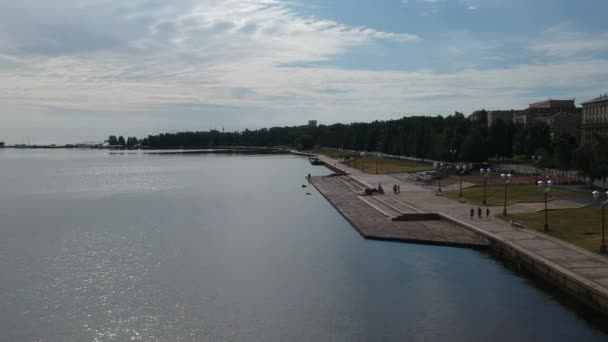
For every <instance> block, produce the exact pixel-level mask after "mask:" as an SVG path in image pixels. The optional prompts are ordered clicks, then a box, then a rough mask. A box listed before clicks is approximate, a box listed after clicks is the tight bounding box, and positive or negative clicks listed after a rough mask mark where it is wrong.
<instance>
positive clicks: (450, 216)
mask: <svg viewBox="0 0 608 342" xmlns="http://www.w3.org/2000/svg"><path fill="white" fill-rule="evenodd" d="M319 157H320V158H321V159H322V160H323V161H325V163H326V164H329V165H332V166H333V168H332V169H333V170H334V171H335V172H339V173H347V174H349V175H350V176H337V177H313V178H312V179H311V183H312V184H313V185H315V187H316V188H317V189H318V190H319V191H320V192H321V193H322V194H323V195H324V196H325V197H326V198H327V199H328V200H329V201H330V202H331V203H332V204H333V205H334V206H335V207H336V208H337V209H338V211H339V212H340V213H341V214H342V215H343V216H344V217H345V218H346V219H347V220H348V221H349V222H350V223H351V224H352V225H353V226H354V227H355V229H357V231H359V233H360V234H361V235H362V236H364V237H366V238H374V239H381V240H395V241H406V242H418V243H432V244H442V245H454V246H471V247H481V246H486V245H489V247H490V248H491V250H492V251H493V252H494V253H495V254H496V255H498V256H501V257H502V258H503V259H504V260H505V261H507V262H509V263H512V264H514V265H515V266H516V267H518V268H520V269H522V270H524V271H527V272H528V273H529V274H530V275H532V276H533V277H534V278H537V279H539V280H541V281H543V282H545V283H546V284H548V285H549V286H551V287H553V288H555V289H558V290H560V291H561V292H562V293H565V294H567V295H569V296H570V297H571V298H574V299H575V300H577V301H578V302H580V303H582V304H584V305H585V306H587V307H588V308H590V309H592V310H594V311H596V312H598V313H601V314H602V315H604V316H605V317H606V319H607V322H608V258H605V257H603V256H600V255H596V254H594V253H591V252H588V251H586V250H584V249H582V248H579V247H577V246H574V245H572V244H569V243H567V242H564V241H562V240H559V239H556V238H553V237H551V236H549V235H546V234H543V233H540V232H536V231H531V230H528V229H522V228H519V227H515V226H512V225H509V224H507V223H506V222H504V221H501V220H498V219H495V218H493V217H491V216H490V217H487V218H486V217H471V216H470V209H471V207H470V205H467V204H464V203H460V202H458V201H455V200H451V199H448V198H446V197H444V196H437V193H436V192H435V191H434V190H433V189H429V188H426V187H422V186H419V185H416V184H414V183H409V182H403V179H404V178H403V177H399V176H398V175H370V174H364V173H362V172H360V171H359V170H356V169H353V168H349V167H347V166H344V165H341V164H339V163H338V161H336V160H334V159H331V158H328V157H325V156H319ZM334 168H335V169H337V171H336V170H335V169H334ZM370 184H374V187H375V186H377V185H378V184H380V185H382V186H383V188H385V189H388V190H389V191H390V189H391V188H392V186H393V185H394V184H400V185H401V190H402V191H401V193H399V194H392V191H390V192H391V193H390V194H387V195H380V196H361V193H362V190H363V189H364V188H365V187H371V186H370ZM484 210H485V208H484ZM490 210H491V212H492V213H498V212H499V211H500V208H496V207H490ZM420 213H422V214H425V215H431V216H434V215H437V216H439V219H434V217H431V216H429V217H428V218H433V219H432V220H425V217H420V218H421V219H422V220H420V221H416V220H414V219H413V218H414V217H415V214H420ZM408 216H409V217H408Z"/></svg>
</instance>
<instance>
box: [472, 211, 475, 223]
mask: <svg viewBox="0 0 608 342" xmlns="http://www.w3.org/2000/svg"><path fill="white" fill-rule="evenodd" d="M473 217H475V209H473V208H471V221H472V220H473Z"/></svg>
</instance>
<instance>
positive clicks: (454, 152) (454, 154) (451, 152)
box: [449, 150, 456, 161]
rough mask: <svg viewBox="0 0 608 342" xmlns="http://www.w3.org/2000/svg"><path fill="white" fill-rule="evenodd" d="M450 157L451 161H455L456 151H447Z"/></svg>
mask: <svg viewBox="0 0 608 342" xmlns="http://www.w3.org/2000/svg"><path fill="white" fill-rule="evenodd" d="M449 152H450V155H451V156H452V161H454V160H456V150H449Z"/></svg>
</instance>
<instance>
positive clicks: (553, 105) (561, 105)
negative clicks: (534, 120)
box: [528, 99, 576, 111]
mask: <svg viewBox="0 0 608 342" xmlns="http://www.w3.org/2000/svg"><path fill="white" fill-rule="evenodd" d="M528 108H529V109H552V110H557V109H559V110H562V111H563V110H568V109H575V108H576V105H575V104H574V99H572V100H553V99H548V100H546V101H541V102H536V103H531V104H530V105H529V106H528Z"/></svg>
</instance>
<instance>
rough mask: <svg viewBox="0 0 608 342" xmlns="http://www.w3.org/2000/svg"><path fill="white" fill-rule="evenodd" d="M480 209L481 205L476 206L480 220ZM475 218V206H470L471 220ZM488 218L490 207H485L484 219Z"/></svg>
mask: <svg viewBox="0 0 608 342" xmlns="http://www.w3.org/2000/svg"><path fill="white" fill-rule="evenodd" d="M481 216H482V210H481V207H477V217H479V219H480V220H481ZM474 218H475V208H471V220H473V219H474ZM489 219H490V208H486V220H489Z"/></svg>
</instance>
